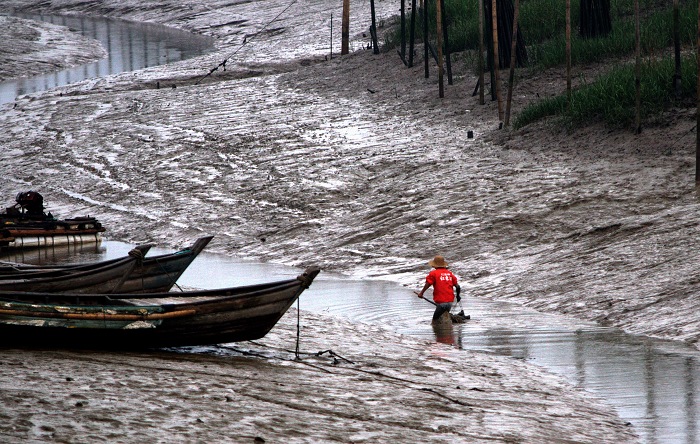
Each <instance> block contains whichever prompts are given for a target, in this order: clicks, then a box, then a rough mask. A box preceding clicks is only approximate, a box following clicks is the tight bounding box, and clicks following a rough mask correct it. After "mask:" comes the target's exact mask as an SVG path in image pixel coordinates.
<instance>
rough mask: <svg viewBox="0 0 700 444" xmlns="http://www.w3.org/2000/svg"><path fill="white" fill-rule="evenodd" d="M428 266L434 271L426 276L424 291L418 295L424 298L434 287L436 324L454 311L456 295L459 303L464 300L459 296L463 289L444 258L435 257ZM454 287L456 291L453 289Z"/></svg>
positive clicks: (434, 319) (434, 316)
mask: <svg viewBox="0 0 700 444" xmlns="http://www.w3.org/2000/svg"><path fill="white" fill-rule="evenodd" d="M428 265H430V266H431V267H433V270H431V271H430V273H428V276H426V278H425V285H424V286H423V289H422V290H421V291H419V292H416V294H417V295H418V297H419V298H423V294H424V293H425V292H426V290H428V288H430V287H431V286H432V287H433V301H435V313H433V324H435V323H436V322H438V320H439V319H440V316H442V315H443V314H444V313H448V315H449V313H450V310H451V309H452V303H453V302H454V300H455V294H456V296H457V302H459V301H460V300H462V298H461V297H460V295H459V293H460V291H461V288H460V287H459V284H458V283H457V276H455V275H454V274H452V272H451V271H450V270H448V269H447V262H446V261H445V258H444V257H442V256H435V258H433V260H431V261H430V262H428ZM453 287H454V290H453V289H452V288H453Z"/></svg>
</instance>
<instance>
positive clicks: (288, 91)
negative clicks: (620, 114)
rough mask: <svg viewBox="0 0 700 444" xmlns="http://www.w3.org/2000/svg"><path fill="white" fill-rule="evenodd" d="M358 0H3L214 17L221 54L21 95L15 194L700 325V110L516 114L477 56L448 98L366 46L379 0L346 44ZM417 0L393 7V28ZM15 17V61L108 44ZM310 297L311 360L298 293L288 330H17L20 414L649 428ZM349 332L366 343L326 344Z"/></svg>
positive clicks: (110, 223)
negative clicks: (446, 271) (64, 346)
mask: <svg viewBox="0 0 700 444" xmlns="http://www.w3.org/2000/svg"><path fill="white" fill-rule="evenodd" d="M340 6H341V5H340V4H335V3H327V2H322V1H312V0H311V1H310V0H306V1H302V2H295V3H293V4H292V5H291V6H290V4H289V3H286V2H280V1H279V0H268V1H265V0H260V1H255V2H250V3H241V4H232V3H230V2H224V1H219V0H213V1H209V2H206V4H200V3H197V4H194V3H189V2H181V1H173V0H159V1H156V0H153V1H145V2H144V1H139V2H136V1H131V0H122V1H119V2H117V1H104V2H100V3H94V2H83V1H77V0H75V1H73V0H65V1H60V2H59V1H49V2H44V1H33V0H8V1H5V2H3V4H2V5H0V13H10V12H13V11H15V12H43V13H60V14H72V15H74V14H79V15H80V14H82V15H101V16H110V17H115V18H122V19H128V20H133V21H141V22H154V23H160V24H164V25H168V26H172V27H176V28H179V29H183V30H187V31H191V32H195V33H199V34H204V35H208V36H211V37H213V38H215V40H216V51H214V52H213V53H211V54H209V55H206V56H202V57H198V58H195V59H190V60H185V61H181V62H177V63H173V64H170V65H165V66H159V67H154V68H148V69H144V70H140V71H136V72H127V73H123V74H118V75H113V76H109V77H104V78H99V79H91V80H87V81H84V82H80V83H77V84H73V85H70V86H66V87H63V88H59V89H55V90H51V91H47V92H43V93H36V94H32V95H29V96H22V97H19V98H17V100H15V101H14V102H13V103H9V104H6V105H3V106H2V108H0V145H1V146H2V150H0V165H1V166H0V168H1V170H2V175H3V180H2V181H0V195H2V196H6V200H7V204H8V205H9V204H11V203H12V197H13V196H14V195H16V194H17V192H19V191H24V190H27V189H35V190H37V191H40V192H41V193H42V194H43V195H44V197H45V204H46V206H47V209H48V210H50V211H51V212H52V213H53V214H55V215H57V216H59V217H64V216H65V217H67V216H73V215H85V214H90V215H94V216H97V217H98V218H99V219H100V220H101V221H102V222H103V223H104V225H106V226H107V227H109V231H108V233H107V235H108V237H109V238H111V239H115V240H123V241H127V242H155V243H158V244H159V245H163V246H181V245H183V244H189V243H190V242H191V241H192V240H193V239H194V238H196V237H199V236H201V235H203V234H214V235H215V236H216V237H215V239H214V241H213V242H212V244H211V245H210V247H209V248H208V249H209V250H210V251H216V252H220V253H222V254H229V255H237V256H241V257H245V258H256V259H260V260H267V261H272V262H279V263H285V264H289V265H295V266H303V265H308V264H312V263H313V264H318V265H320V266H322V267H323V268H324V269H326V270H333V271H339V272H343V273H346V274H349V275H354V276H362V277H366V276H371V277H378V276H381V277H384V278H387V279H391V280H394V281H396V282H397V283H401V284H405V285H409V286H416V287H417V286H418V285H420V282H421V280H422V278H423V276H424V274H425V271H426V270H425V263H426V260H427V259H428V258H430V257H432V256H434V255H435V254H442V255H444V256H446V257H447V258H448V260H449V261H450V263H451V268H452V270H453V271H454V272H455V273H456V274H457V275H458V276H459V277H460V278H461V279H462V282H463V288H464V289H465V291H467V292H469V293H468V294H470V295H474V296H480V297H484V298H490V299H499V300H509V301H513V302H518V303H522V304H526V305H528V306H529V307H532V308H536V309H538V310H541V311H547V312H556V313H561V314H565V315H567V316H571V317H573V318H579V319H585V320H594V321H597V322H599V323H601V324H604V325H610V326H617V327H620V328H623V329H625V330H626V331H628V332H632V333H636V334H642V335H649V336H654V337H660V338H665V339H672V340H679V341H685V342H687V343H690V344H695V343H696V342H697V340H698V337H699V336H698V335H699V334H700V333H699V332H700V318H699V317H698V316H696V315H695V314H696V313H697V312H698V311H697V310H698V306H699V305H700V298H699V296H700V294H699V290H698V289H697V285H696V282H695V281H696V276H697V275H698V274H699V272H700V265H699V264H698V263H696V262H694V261H692V260H689V259H688V257H689V253H688V252H692V251H696V250H697V249H698V248H700V245H698V244H699V243H700V237H698V236H697V234H698V231H700V230H699V228H700V227H699V226H698V221H697V213H698V210H699V209H700V208H699V207H698V202H697V196H696V194H695V191H694V186H693V185H694V184H693V174H694V164H693V159H694V145H693V141H694V137H687V135H688V134H690V132H691V130H692V128H693V126H694V113H690V112H688V111H684V110H675V111H671V112H669V113H668V114H667V115H665V116H663V119H662V120H663V122H647V123H646V127H645V130H644V132H643V133H642V135H641V136H635V135H633V134H631V133H630V132H626V131H624V130H610V129H607V128H603V127H589V128H585V129H580V130H576V131H573V132H566V131H563V130H561V129H558V128H556V127H554V126H550V125H549V124H548V123H547V122H544V123H541V124H537V125H532V126H531V127H528V128H524V129H522V130H519V131H500V130H498V121H497V118H496V116H497V111H496V105H495V104H494V103H488V104H487V105H484V106H481V105H478V104H477V102H476V99H475V98H473V97H471V92H472V90H473V87H474V85H475V82H476V79H475V77H474V76H473V74H472V73H471V72H468V71H467V70H464V72H459V71H458V72H456V73H455V74H456V75H455V84H454V85H453V86H449V87H447V88H446V97H445V98H444V99H439V98H438V97H437V90H438V88H437V84H436V76H435V75H433V76H432V77H430V78H428V79H426V78H425V77H424V75H423V64H422V60H418V61H417V64H416V66H415V67H413V68H406V67H405V66H404V65H403V64H402V63H401V62H400V61H399V60H398V58H397V56H396V53H395V51H393V50H391V51H387V52H383V53H381V54H378V55H375V54H372V51H367V50H365V49H364V48H366V45H367V43H368V38H367V37H366V36H367V35H368V33H367V32H366V29H367V27H368V26H369V23H370V21H369V20H370V15H369V10H368V8H365V7H359V6H358V7H357V8H353V10H352V11H351V24H352V25H351V33H350V34H351V39H352V44H351V48H352V53H351V54H350V55H348V56H346V57H339V56H337V54H338V52H339V42H340V26H339V22H338V17H340V16H341V11H340ZM285 8H288V9H285ZM396 11H397V6H396V5H394V4H393V3H389V2H379V3H378V11H377V12H378V16H379V19H380V21H381V22H382V23H384V24H388V23H390V22H391V17H392V16H393V15H394V14H395V13H396ZM283 12H284V13H283ZM282 13H283V14H282ZM331 14H332V15H333V17H336V19H335V20H336V22H335V25H334V26H333V33H334V34H333V42H334V45H338V47H337V48H335V49H334V53H335V56H334V57H333V58H331V57H330V48H329V45H328V43H326V42H329V40H330V39H329V37H330V29H331V27H330V25H331ZM0 18H1V19H2V21H3V23H4V24H7V26H2V27H0V35H2V37H3V39H2V40H3V41H5V42H12V44H11V47H12V48H13V49H12V51H9V50H8V51H0V62H3V63H0V65H2V66H3V69H4V70H3V71H2V76H3V78H8V77H17V76H22V75H25V74H27V73H35V72H40V71H43V70H44V69H49V68H48V67H47V68H45V66H46V64H44V63H43V62H44V61H45V60H55V61H54V62H51V63H52V64H53V65H54V66H74V65H76V64H79V63H82V62H83V61H84V60H83V59H78V58H77V56H78V55H82V56H83V57H86V58H88V59H89V58H92V57H95V58H99V57H100V56H101V53H100V51H99V48H98V47H97V46H96V45H95V42H94V41H89V40H85V39H80V38H77V37H75V36H74V35H73V34H72V33H70V32H69V31H68V30H67V29H64V30H60V29H56V28H55V27H53V26H48V25H43V24H36V23H32V22H28V21H19V20H16V19H14V18H5V17H0ZM384 30H385V28H382V32H383V31H384ZM260 31H263V32H260ZM49 32H50V34H48V33H49ZM47 36H50V38H47ZM18 48H19V49H18ZM47 52H48V53H49V55H47ZM20 55H21V57H20ZM224 59H226V60H228V62H227V64H226V70H224V69H215V68H217V67H219V66H220V63H221V62H222V60H224ZM455 66H459V65H458V64H457V63H455ZM432 69H433V73H435V67H434V66H433V67H432ZM576 69H578V70H580V72H579V74H585V73H586V68H581V67H577V68H576ZM578 77H579V78H583V77H585V76H583V75H582V76H578ZM564 88H565V82H564V78H563V76H562V73H561V72H558V71H550V72H545V73H537V74H535V73H527V72H523V73H522V77H521V79H520V83H519V87H518V88H517V89H516V97H515V103H514V107H515V112H517V110H518V109H521V108H522V106H524V105H525V104H526V103H528V102H530V101H533V100H536V97H537V96H545V95H548V94H550V95H551V94H554V93H557V92H560V91H563V89H564ZM470 132H473V134H474V136H475V137H474V138H469V137H468V134H469V133H470ZM691 136H692V134H691ZM302 318H303V319H304V323H303V325H304V329H302V350H304V351H305V352H309V353H312V354H311V355H306V356H304V358H303V359H302V360H301V361H296V360H294V359H293V357H294V354H293V352H291V351H290V350H293V349H294V343H293V339H294V336H295V332H296V324H295V321H296V317H295V316H294V315H293V314H292V313H290V314H289V315H288V316H286V317H285V318H284V319H283V322H282V324H281V325H280V326H278V327H277V328H275V329H274V330H273V331H272V333H271V334H270V335H269V336H268V337H266V338H265V339H264V340H263V341H257V342H255V343H244V344H235V345H231V344H229V345H226V346H222V347H212V348H207V349H204V350H191V351H188V352H185V351H178V352H175V351H158V352H153V353H135V354H132V353H127V354H113V353H92V352H91V353H88V352H73V351H27V350H24V351H21V350H6V351H5V352H4V355H3V358H2V360H0V364H1V365H2V368H3V369H4V370H3V371H2V372H0V384H1V385H0V387H2V395H1V399H0V403H2V405H3V408H2V409H0V415H2V419H3V421H0V422H1V423H2V424H1V425H0V436H3V437H6V439H4V440H6V441H9V442H12V441H25V440H37V441H40V440H46V441H53V442H55V441H59V442H73V441H75V442H97V441H104V440H107V441H110V440H115V441H129V442H142V441H143V440H144V439H146V438H148V439H149V440H150V439H156V440H161V439H162V441H163V442H166V441H168V442H171V441H178V440H179V441H206V442H211V441H217V440H223V441H230V442H250V441H252V440H254V439H255V438H256V437H259V438H262V439H265V440H266V442H291V441H297V442H399V441H401V440H404V439H408V440H409V441H413V442H504V443H505V442H528V443H550V442H590V443H600V442H610V443H621V442H635V441H636V438H635V436H634V433H633V432H632V431H631V430H630V427H629V426H628V425H626V424H625V423H624V422H623V421H622V420H620V419H619V417H617V415H616V414H615V413H614V411H613V410H612V408H611V407H609V406H606V405H605V404H604V403H603V402H602V401H601V400H597V399H594V398H593V397H592V396H591V395H590V394H588V393H585V392H583V391H581V390H578V389H575V388H573V387H571V386H570V385H568V384H566V383H565V382H563V381H562V380H561V379H559V378H557V377H554V376H552V375H551V374H548V373H546V372H544V371H543V370H542V369H540V368H539V367H536V366H534V365H530V364H528V363H525V362H520V361H516V360H513V359H507V358H500V357H495V356H492V355H491V354H488V353H481V352H460V353H459V354H458V355H455V351H454V350H453V349H451V348H449V347H447V346H445V345H441V344H431V343H427V342H420V341H417V340H414V339H410V338H403V337H400V336H397V335H394V334H393V333H391V332H390V331H387V330H383V329H380V328H379V327H371V326H367V325H351V324H346V323H343V322H342V321H340V320H337V319H333V318H323V317H317V316H312V315H309V314H304V316H303V317H302ZM329 349H332V350H334V351H335V352H336V353H337V354H339V355H340V356H343V357H344V358H346V359H347V360H343V359H337V358H336V359H335V360H334V359H333V358H330V357H328V356H327V355H322V356H314V355H313V354H314V353H316V352H317V351H321V350H329ZM336 361H338V362H336ZM444 375H449V377H446V376H444Z"/></svg>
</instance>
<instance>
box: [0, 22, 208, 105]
mask: <svg viewBox="0 0 700 444" xmlns="http://www.w3.org/2000/svg"><path fill="white" fill-rule="evenodd" d="M17 17H21V18H25V19H31V20H38V21H44V22H49V23H53V24H55V25H62V26H67V27H68V28H70V29H71V30H73V31H76V32H79V33H81V34H83V35H84V36H86V37H91V38H94V39H96V40H99V41H100V42H101V43H102V46H104V48H105V50H107V52H108V56H107V57H106V58H104V59H102V60H99V61H97V62H94V63H89V64H85V65H81V66H78V67H75V68H71V69H64V70H61V71H56V72H52V73H49V74H45V75H40V76H36V77H29V78H19V79H10V80H7V81H4V82H0V104H2V103H9V102H12V101H13V100H15V98H16V97H18V96H21V95H24V94H31V93H34V92H38V91H44V90H47V89H50V88H54V87H57V86H63V85H68V84H71V83H75V82H78V81H81V80H85V79H91V78H96V77H102V76H106V75H109V74H117V73H120V72H126V71H135V70H138V69H142V68H147V67H150V66H157V65H163V64H166V63H172V62H176V61H179V60H184V59H188V58H191V57H196V56H199V55H202V54H205V53H206V52H208V51H210V50H212V49H213V39H211V38H209V37H204V36H200V35H196V34H192V33H189V32H185V31H180V30H178V29H174V28H168V27H165V26H160V25H155V24H149V23H134V22H127V21H124V20H115V19H107V18H99V17H68V16H61V15H38V14H19V15H17Z"/></svg>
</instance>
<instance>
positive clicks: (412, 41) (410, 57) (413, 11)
mask: <svg viewBox="0 0 700 444" xmlns="http://www.w3.org/2000/svg"><path fill="white" fill-rule="evenodd" d="M409 32H410V37H409V39H410V40H409V42H408V67H409V68H411V67H413V51H414V46H415V41H416V0H411V29H410V31H409Z"/></svg>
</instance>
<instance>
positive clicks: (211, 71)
mask: <svg viewBox="0 0 700 444" xmlns="http://www.w3.org/2000/svg"><path fill="white" fill-rule="evenodd" d="M296 2H297V0H292V2H291V3H289V5H287V7H286V8H284V9H283V10H282V12H280V13H279V14H277V15H276V16H275V18H273V19H272V20H270V21H269V22H267V23H266V24H265V26H263V27H262V28H261V29H260V30H259V31H258V32H256V33H255V34H253V35H252V36H250V38H248V36H245V37H243V43H241V44H240V46H238V48H236V50H235V51H233V52H232V53H231V54H229V55H228V56H227V57H226V58H225V59H224V60H223V61H222V62H221V63H219V64H218V65H216V67H215V68H212V69H210V70H209V72H208V73H206V74H205V75H204V76H202V77H201V78H200V79H199V80H197V81H196V82H195V85H199V83H200V82H201V81H202V80H204V79H206V78H207V77H209V76H210V75H212V74H213V73H214V72H216V71H218V69H219V68H221V67H223V68H224V71H225V70H226V62H228V60H229V59H230V58H231V57H233V56H235V55H236V54H237V53H238V51H240V50H241V49H242V48H243V46H245V45H246V44H247V43H248V42H249V41H251V40H253V39H254V38H255V37H257V36H258V34H260V33H261V32H263V31H264V30H265V29H266V28H267V27H268V26H270V25H271V24H272V23H273V22H275V21H276V20H277V19H278V18H279V17H280V16H281V15H282V14H284V13H285V12H287V10H289V8H291V7H292V5H294V3H296Z"/></svg>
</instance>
